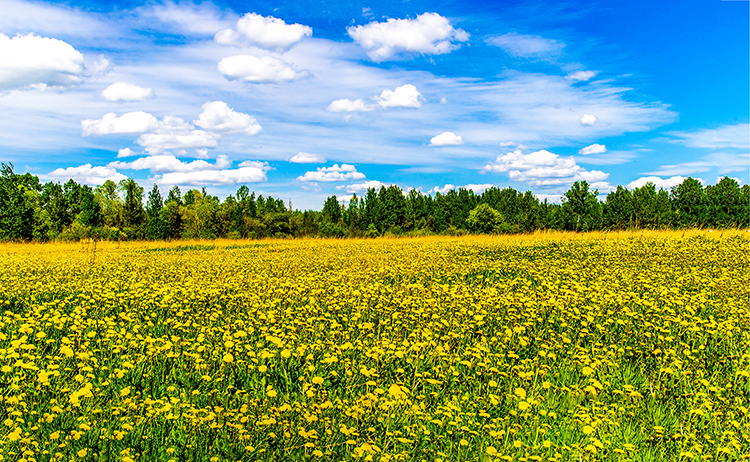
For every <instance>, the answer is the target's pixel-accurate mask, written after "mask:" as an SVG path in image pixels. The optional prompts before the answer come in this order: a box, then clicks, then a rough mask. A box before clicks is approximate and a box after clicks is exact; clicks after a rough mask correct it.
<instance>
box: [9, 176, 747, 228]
mask: <svg viewBox="0 0 750 462" xmlns="http://www.w3.org/2000/svg"><path fill="white" fill-rule="evenodd" d="M144 199H145V202H144ZM749 213H750V187H748V185H743V186H742V187H740V185H739V184H738V183H737V181H736V180H734V179H732V178H729V177H724V178H722V179H721V180H719V181H718V183H716V184H715V185H707V186H705V187H704V186H703V185H702V184H701V182H700V181H698V180H696V179H694V178H687V179H685V180H684V181H683V182H682V183H681V184H679V185H677V186H674V187H673V188H671V190H670V191H666V190H664V189H658V190H657V189H656V187H655V186H654V185H653V184H652V183H647V184H645V185H644V186H641V187H639V188H635V189H633V190H630V189H627V188H624V187H622V186H618V187H617V189H615V190H614V191H612V192H610V193H609V194H608V195H607V196H606V199H605V200H603V201H602V200H599V193H598V191H596V190H591V189H590V187H589V184H588V183H587V182H585V181H580V182H578V181H577V182H575V183H574V184H573V185H572V186H571V188H570V189H569V190H568V191H567V192H566V193H565V194H564V195H563V197H562V201H561V203H560V204H554V203H549V202H548V201H547V200H544V201H540V200H539V199H538V198H537V197H536V196H534V195H533V194H532V193H531V191H526V192H525V193H522V192H520V191H516V190H514V189H513V188H503V189H500V188H490V189H487V190H485V191H484V192H483V193H482V194H475V193H474V192H473V191H471V190H467V189H463V188H461V189H458V190H451V191H448V192H447V193H445V194H441V193H436V194H435V196H430V195H426V194H423V193H422V192H420V191H418V190H411V191H409V192H408V193H405V192H404V191H403V190H402V189H401V188H399V187H398V186H395V185H391V186H387V187H386V186H383V187H381V188H380V190H376V189H375V188H370V189H369V190H367V192H366V194H365V195H364V196H363V197H358V196H357V195H354V196H353V197H352V198H351V200H349V201H348V202H347V203H345V204H342V203H341V202H340V201H339V199H338V198H337V197H336V196H330V197H329V198H328V199H326V201H325V203H324V205H323V208H322V210H320V211H314V210H305V211H301V210H294V209H293V208H292V206H291V203H290V204H285V203H284V201H283V200H281V199H274V198H273V197H263V196H262V195H257V196H256V194H255V193H254V192H252V193H251V192H250V190H249V189H248V187H247V186H244V185H243V186H240V187H239V189H238V190H237V192H236V194H233V195H230V196H228V197H227V198H226V199H225V200H224V201H221V200H219V198H218V197H217V196H212V195H210V194H209V193H208V192H207V191H206V189H205V188H203V189H200V190H198V189H191V190H189V191H186V192H185V193H184V194H183V193H182V192H181V191H180V189H179V188H178V187H177V186H174V187H173V188H172V189H170V190H169V191H168V192H167V194H166V196H163V195H162V192H161V191H160V190H159V187H158V186H157V185H156V184H155V185H154V186H153V188H152V189H151V190H150V191H149V193H148V195H146V194H145V191H144V189H143V187H141V186H140V185H139V184H138V183H136V181H135V180H133V179H130V178H128V179H124V180H122V181H120V182H119V183H115V182H113V181H111V180H109V181H106V182H105V183H104V184H102V185H100V186H97V187H96V188H91V187H90V186H88V185H85V184H78V183H76V182H75V181H74V180H72V179H71V180H69V181H68V182H66V183H63V184H61V183H56V182H51V181H50V182H47V183H41V182H40V181H39V178H38V177H36V176H34V175H31V174H29V173H26V174H17V173H14V172H13V166H12V164H2V170H1V172H0V240H5V241H8V240H12V241H32V240H33V241H49V240H56V239H63V240H77V239H86V238H93V239H108V240H137V239H149V240H168V239H195V238H198V239H213V238H218V237H223V238H237V239H239V238H263V237H303V236H321V237H376V236H381V235H423V234H454V235H457V234H466V233H485V234H489V233H500V234H510V233H525V232H531V231H534V230H537V229H551V230H569V231H594V230H614V229H654V228H694V227H700V228H737V227H747V226H748V214H749Z"/></svg>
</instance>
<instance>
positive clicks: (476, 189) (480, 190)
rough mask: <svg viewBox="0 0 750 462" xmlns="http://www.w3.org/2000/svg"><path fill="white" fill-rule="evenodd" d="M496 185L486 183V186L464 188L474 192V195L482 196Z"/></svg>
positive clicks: (478, 185)
mask: <svg viewBox="0 0 750 462" xmlns="http://www.w3.org/2000/svg"><path fill="white" fill-rule="evenodd" d="M494 187H495V185H494V184H489V183H484V184H467V185H465V186H464V187H463V188H464V189H468V190H470V191H474V194H482V193H484V192H485V191H487V190H488V189H490V188H494Z"/></svg>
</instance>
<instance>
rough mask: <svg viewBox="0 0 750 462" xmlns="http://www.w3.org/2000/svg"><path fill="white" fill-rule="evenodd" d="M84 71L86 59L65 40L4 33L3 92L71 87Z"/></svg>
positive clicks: (0, 46)
mask: <svg viewBox="0 0 750 462" xmlns="http://www.w3.org/2000/svg"><path fill="white" fill-rule="evenodd" d="M84 70H85V68H84V62H83V55H82V54H81V53H79V52H78V51H77V50H76V49H75V48H73V47H72V46H70V45H69V44H67V43H65V42H63V41H62V40H57V39H54V38H47V37H40V36H38V35H35V34H27V35H16V36H15V37H13V38H10V37H8V36H6V35H5V34H1V33H0V90H14V89H18V88H24V87H30V86H32V87H36V88H41V89H44V88H46V87H71V86H74V85H77V84H78V83H80V82H81V80H82V76H83V73H84Z"/></svg>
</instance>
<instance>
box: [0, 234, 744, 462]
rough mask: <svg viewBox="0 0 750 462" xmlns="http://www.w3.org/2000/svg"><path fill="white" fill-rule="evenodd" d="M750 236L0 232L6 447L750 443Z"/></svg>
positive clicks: (403, 457) (684, 448) (484, 455)
mask: <svg viewBox="0 0 750 462" xmlns="http://www.w3.org/2000/svg"><path fill="white" fill-rule="evenodd" d="M749 242H750V241H749V240H748V237H747V233H746V232H740V231H724V232H714V233H709V232H703V231H687V232H683V231H679V232H639V233H624V232H623V233H609V234H605V233H591V234H562V233H558V234H546V233H537V234H534V235H527V236H492V237H489V236H488V237H476V236H475V237H461V238H449V237H429V238H414V239H374V240H356V239H352V240H320V239H303V240H262V241H221V240H220V241H205V242H200V241H195V242H185V241H182V242H172V243H164V242H162V243H144V242H132V243H122V244H118V243H116V242H99V243H97V244H94V243H91V242H88V243H72V244H2V245H0V281H2V282H1V283H0V307H2V309H1V310H0V312H2V315H1V317H0V399H2V405H1V406H0V409H1V410H0V413H1V414H2V415H1V416H0V460H3V461H19V460H20V461H27V462H33V461H43V460H45V461H46V460H55V461H63V460H65V461H73V460H76V461H79V460H80V461H83V460H88V461H123V462H129V461H170V460H173V461H211V462H217V461H238V460H239V461H255V460H259V461H272V460H274V461H276V460H284V461H296V460H326V461H339V460H342V461H346V460H365V461H370V460H378V461H384V462H386V461H449V460H450V461H470V460H471V461H477V460H479V461H502V460H507V461H511V460H518V461H542V460H545V461H562V460H571V461H574V460H575V461H581V460H611V461H626V460H632V461H659V460H663V461H677V460H691V461H692V460H740V459H747V458H748V453H749V452H750V439H749V438H750V437H749V436H748V427H749V425H750V421H749V420H748V396H750V387H749V386H748V376H749V375H750V374H749V373H748V361H749V359H750V357H749V354H748V346H749V345H750V333H749V330H748V316H749V312H748V274H749V271H750V266H749V264H748V254H749V253H750V245H749Z"/></svg>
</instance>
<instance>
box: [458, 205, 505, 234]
mask: <svg viewBox="0 0 750 462" xmlns="http://www.w3.org/2000/svg"><path fill="white" fill-rule="evenodd" d="M502 222H503V216H502V215H501V214H500V212H498V211H497V210H495V209H493V208H492V207H490V206H489V205H488V204H479V205H477V206H476V207H474V208H473V209H472V210H471V211H470V212H469V218H468V219H467V220H466V224H467V225H469V229H470V230H471V231H472V232H474V233H482V234H490V233H494V232H496V231H497V230H498V229H499V228H500V225H501V224H502Z"/></svg>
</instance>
